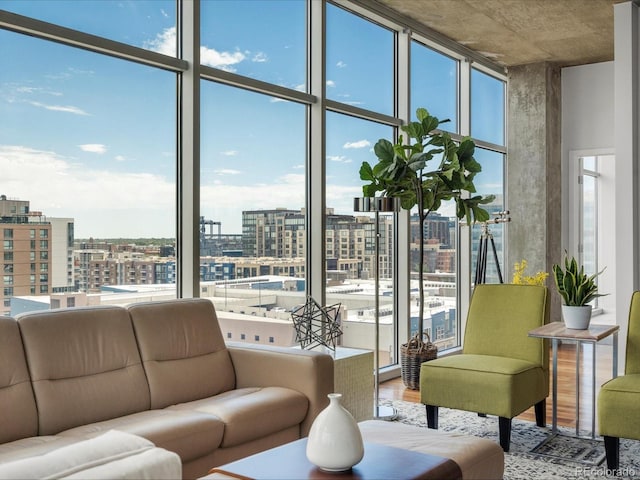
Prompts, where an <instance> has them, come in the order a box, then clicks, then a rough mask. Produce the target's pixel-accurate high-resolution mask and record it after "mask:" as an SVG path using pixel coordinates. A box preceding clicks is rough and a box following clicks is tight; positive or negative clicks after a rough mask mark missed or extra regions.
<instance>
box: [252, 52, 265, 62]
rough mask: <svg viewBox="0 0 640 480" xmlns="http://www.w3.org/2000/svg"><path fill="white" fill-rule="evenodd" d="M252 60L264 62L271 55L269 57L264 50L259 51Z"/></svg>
mask: <svg viewBox="0 0 640 480" xmlns="http://www.w3.org/2000/svg"><path fill="white" fill-rule="evenodd" d="M251 61H252V62H256V63H264V62H268V61H269V57H267V54H266V53H264V52H258V53H256V54H255V55H254V56H253V58H252V59H251Z"/></svg>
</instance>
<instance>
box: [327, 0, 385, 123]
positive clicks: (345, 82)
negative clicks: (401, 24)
mask: <svg viewBox="0 0 640 480" xmlns="http://www.w3.org/2000/svg"><path fill="white" fill-rule="evenodd" d="M393 49H394V34H393V32H391V31H390V30H388V29H386V28H384V27H381V26H379V25H377V24H375V23H373V22H370V21H368V20H365V19H363V18H362V17H359V16H357V15H355V14H353V13H350V12H347V11H346V10H344V9H342V8H339V7H336V6H335V5H331V4H327V53H326V62H327V63H326V78H327V97H328V98H330V99H331V100H335V101H338V102H342V103H346V104H349V105H354V106H356V107H360V108H365V109H367V110H372V111H375V112H379V113H384V114H387V115H393V113H394V108H393V102H394V95H393V88H394V81H393V77H394V66H393V62H394V52H393Z"/></svg>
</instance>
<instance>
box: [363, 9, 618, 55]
mask: <svg viewBox="0 0 640 480" xmlns="http://www.w3.org/2000/svg"><path fill="white" fill-rule="evenodd" d="M375 1H377V2H378V3H380V4H382V5H385V6H387V7H389V8H391V9H392V10H395V11H396V12H398V13H400V14H402V15H403V16H404V17H410V18H411V19H413V20H414V21H417V22H420V23H422V24H424V25H427V26H428V27H429V28H431V29H432V30H435V31H436V32H438V33H440V34H442V35H444V36H446V37H448V38H450V39H451V40H454V41H455V42H457V43H460V44H462V45H464V46H465V47H467V48H469V49H471V50H474V51H476V52H477V53H479V54H481V55H483V56H484V57H487V58H488V59H490V60H492V61H494V62H495V63H497V64H499V65H502V66H505V67H510V66H515V65H526V64H529V63H538V62H552V63H555V64H558V65H559V66H563V67H564V66H572V65H583V64H588V63H596V62H604V61H609V60H613V5H614V4H615V3H622V2H624V1H626V0H375Z"/></svg>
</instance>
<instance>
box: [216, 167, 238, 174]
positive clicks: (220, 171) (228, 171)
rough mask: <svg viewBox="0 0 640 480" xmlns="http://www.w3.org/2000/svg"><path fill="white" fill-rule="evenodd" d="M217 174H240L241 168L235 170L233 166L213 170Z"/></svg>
mask: <svg viewBox="0 0 640 480" xmlns="http://www.w3.org/2000/svg"><path fill="white" fill-rule="evenodd" d="M213 172H214V173H215V174H216V175H240V174H241V173H242V172H241V171H240V170H234V169H232V168H220V169H218V170H214V171H213Z"/></svg>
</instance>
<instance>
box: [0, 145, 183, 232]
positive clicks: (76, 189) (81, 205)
mask: <svg viewBox="0 0 640 480" xmlns="http://www.w3.org/2000/svg"><path fill="white" fill-rule="evenodd" d="M0 171H2V172H3V173H2V175H3V177H2V188H3V193H5V194H6V195H8V196H11V197H14V198H19V199H21V200H29V202H30V206H31V209H32V210H39V211H42V212H43V213H44V214H45V215H47V216H49V217H71V218H74V221H75V232H76V236H77V237H79V238H82V237H88V236H94V237H113V236H123V237H126V236H141V237H144V236H149V235H157V236H175V231H174V226H173V225H174V222H173V219H174V218H175V180H174V179H166V178H164V177H162V176H161V175H157V174H154V173H123V172H115V171H109V170H100V169H91V168H86V167H85V166H84V165H80V164H78V163H73V162H72V161H71V159H69V158H66V157H64V156H62V155H59V154H57V153H55V152H52V151H45V150H37V149H34V148H29V147H24V146H15V145H0ZM141 193H143V195H144V201H141V200H140V195H141ZM141 219H144V221H141Z"/></svg>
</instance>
